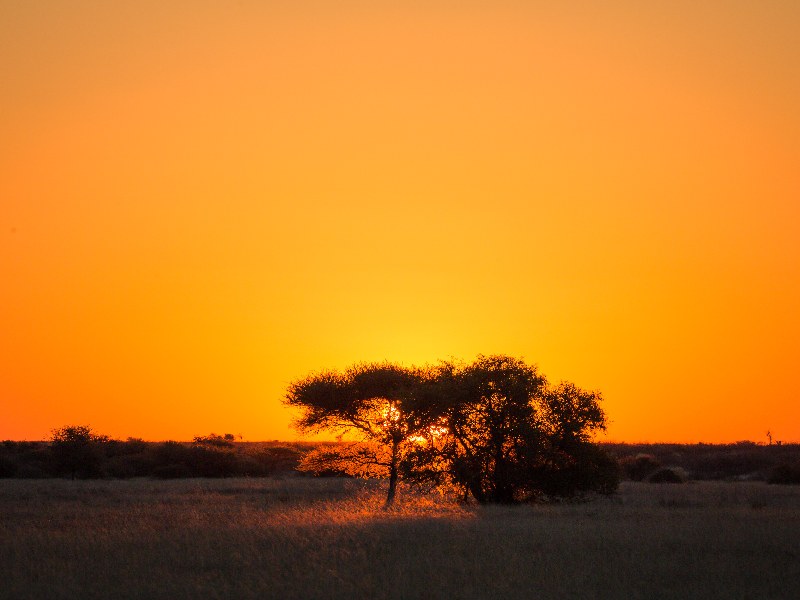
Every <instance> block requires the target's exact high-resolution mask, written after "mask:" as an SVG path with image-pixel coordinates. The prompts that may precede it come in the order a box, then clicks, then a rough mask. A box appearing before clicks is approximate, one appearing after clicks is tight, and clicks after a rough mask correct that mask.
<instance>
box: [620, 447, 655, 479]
mask: <svg viewBox="0 0 800 600" xmlns="http://www.w3.org/2000/svg"><path fill="white" fill-rule="evenodd" d="M619 464H620V467H621V468H622V473H623V474H624V476H625V478H626V479H630V480H631V481H644V480H645V479H647V477H648V476H649V475H652V474H653V473H655V472H656V471H657V470H658V469H659V468H660V467H661V463H660V462H658V460H657V459H656V457H655V456H653V455H652V454H644V453H640V454H637V455H636V456H626V457H624V458H622V459H620V461H619Z"/></svg>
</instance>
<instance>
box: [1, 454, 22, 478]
mask: <svg viewBox="0 0 800 600" xmlns="http://www.w3.org/2000/svg"><path fill="white" fill-rule="evenodd" d="M17 467H18V465H17V462H16V461H15V460H14V459H13V458H11V457H10V456H6V455H5V454H0V478H8V477H14V476H16V474H17Z"/></svg>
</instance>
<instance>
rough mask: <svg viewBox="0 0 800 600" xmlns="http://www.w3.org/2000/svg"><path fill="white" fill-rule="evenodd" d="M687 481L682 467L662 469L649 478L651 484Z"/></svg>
mask: <svg viewBox="0 0 800 600" xmlns="http://www.w3.org/2000/svg"><path fill="white" fill-rule="evenodd" d="M687 479H688V477H687V476H686V471H684V470H683V469H681V468H680V467H662V468H660V469H658V470H657V471H655V472H654V473H651V474H650V475H649V476H648V477H647V481H648V482H649V483H686V480H687Z"/></svg>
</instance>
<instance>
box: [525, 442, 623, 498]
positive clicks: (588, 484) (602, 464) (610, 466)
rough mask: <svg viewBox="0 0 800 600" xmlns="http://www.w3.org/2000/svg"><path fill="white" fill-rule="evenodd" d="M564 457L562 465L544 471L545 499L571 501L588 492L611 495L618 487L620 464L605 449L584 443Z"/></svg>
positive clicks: (542, 477) (542, 473) (542, 486)
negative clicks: (565, 499) (558, 498)
mask: <svg viewBox="0 0 800 600" xmlns="http://www.w3.org/2000/svg"><path fill="white" fill-rule="evenodd" d="M565 458H566V460H565V461H564V462H563V463H562V464H556V465H552V466H551V467H549V468H545V469H543V470H542V472H541V475H540V476H541V484H540V486H541V489H542V492H543V493H544V494H545V495H546V496H552V497H567V498H568V497H571V496H576V495H581V494H584V493H586V492H597V493H599V494H603V495H608V494H613V493H614V492H615V491H616V490H617V488H618V487H619V480H620V466H619V463H618V462H617V460H616V459H615V458H614V457H613V456H611V455H610V454H608V453H607V452H605V451H604V450H603V449H602V448H599V447H598V446H595V445H593V444H583V445H581V446H580V447H576V448H573V449H572V452H571V453H570V454H568V455H565ZM553 467H555V468H553Z"/></svg>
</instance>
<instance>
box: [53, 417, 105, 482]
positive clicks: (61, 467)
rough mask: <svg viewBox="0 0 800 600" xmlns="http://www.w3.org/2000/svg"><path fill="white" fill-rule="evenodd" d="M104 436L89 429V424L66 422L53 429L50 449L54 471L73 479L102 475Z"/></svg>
mask: <svg viewBox="0 0 800 600" xmlns="http://www.w3.org/2000/svg"><path fill="white" fill-rule="evenodd" d="M109 441H110V438H109V437H108V436H105V435H100V434H97V433H95V432H94V431H92V428H91V427H89V426H88V425H68V426H66V427H61V428H60V429H54V430H53V431H52V432H51V435H50V452H51V454H52V456H53V463H54V467H55V471H56V474H58V475H64V474H66V475H69V476H70V477H71V478H72V479H75V478H76V477H80V478H92V477H100V476H102V474H103V473H102V463H103V459H104V445H105V444H107V443H108V442H109Z"/></svg>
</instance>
